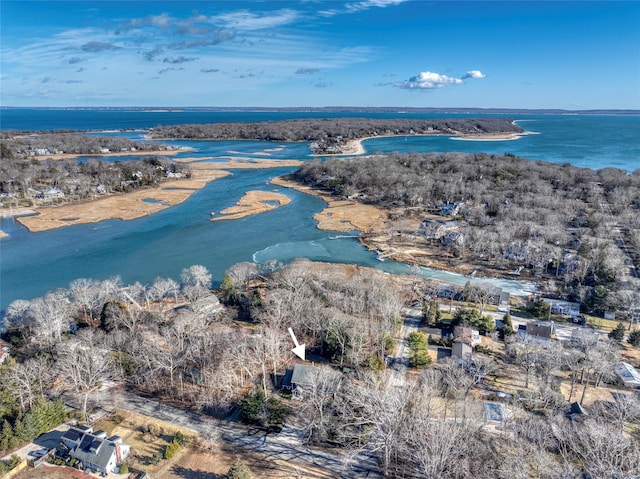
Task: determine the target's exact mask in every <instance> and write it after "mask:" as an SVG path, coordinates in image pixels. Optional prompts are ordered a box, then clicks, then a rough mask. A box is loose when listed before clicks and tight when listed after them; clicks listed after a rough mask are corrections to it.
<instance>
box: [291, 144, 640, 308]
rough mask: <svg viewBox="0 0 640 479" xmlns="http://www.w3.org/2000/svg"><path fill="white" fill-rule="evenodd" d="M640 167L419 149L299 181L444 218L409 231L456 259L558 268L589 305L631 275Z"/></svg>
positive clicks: (313, 167)
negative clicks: (600, 291)
mask: <svg viewBox="0 0 640 479" xmlns="http://www.w3.org/2000/svg"><path fill="white" fill-rule="evenodd" d="M639 173H640V172H638V171H637V172H635V173H634V174H627V173H626V172H624V171H622V170H618V169H614V168H606V169H603V170H599V171H593V170H590V169H586V168H577V167H574V166H571V165H567V164H564V165H556V164H552V163H546V162H541V161H538V162H532V161H528V160H524V159H521V158H517V157H515V156H514V155H510V154H506V155H504V156H497V155H486V154H475V155H469V154H462V153H431V154H418V153H410V154H394V155H374V156H369V157H366V158H362V157H360V158H350V159H349V158H332V159H329V160H327V161H319V160H317V161H313V162H309V163H306V164H304V165H303V166H302V167H301V168H300V169H299V170H298V171H297V172H296V173H295V174H294V175H293V178H294V179H295V180H297V181H299V182H302V183H305V184H310V185H313V186H316V187H321V188H324V189H327V190H329V191H331V192H332V193H333V194H335V195H338V196H340V197H351V198H357V199H358V201H361V202H365V203H371V204H375V205H378V206H383V207H385V208H387V209H388V210H389V211H391V213H392V217H395V218H396V219H398V220H401V219H402V218H413V219H414V220H415V219H418V222H420V221H422V219H423V218H426V217H427V215H429V214H431V215H432V216H433V214H436V215H438V216H436V218H435V219H430V220H427V221H424V222H422V224H421V225H420V227H419V228H418V230H417V231H416V230H413V231H402V233H407V234H413V235H415V239H414V242H415V241H417V240H418V239H419V238H420V239H423V240H426V242H427V244H428V245H429V246H431V247H433V246H435V247H439V248H442V249H443V251H449V252H452V253H453V254H454V255H457V256H462V255H464V256H465V257H467V258H471V259H474V260H476V261H485V262H487V261H488V262H490V263H492V264H495V265H497V266H499V267H503V268H516V267H518V266H523V267H526V268H530V269H531V271H532V272H537V273H547V274H552V275H553V277H554V278H556V279H562V280H564V282H565V285H566V289H565V291H564V293H565V294H567V295H568V296H569V297H571V298H572V299H574V300H579V301H581V302H583V301H585V300H588V299H589V295H590V294H591V290H590V288H591V287H595V286H612V285H613V284H614V283H615V282H616V280H618V281H621V280H622V281H624V280H626V279H628V278H625V271H626V269H625V267H624V263H625V261H626V262H629V261H630V259H629V258H627V257H626V255H629V254H631V253H630V249H629V248H628V247H625V248H624V249H621V248H620V247H619V244H621V243H620V241H622V240H623V241H624V242H625V243H626V244H628V245H635V248H636V249H637V248H638V246H639V245H640V244H639V241H638V240H639V239H640V235H639V232H640V214H639V213H640V174H639ZM447 202H448V203H449V205H450V206H452V205H455V204H456V203H457V208H456V209H457V210H458V211H456V212H455V213H453V215H451V213H449V214H444V215H443V214H442V210H443V208H442V207H443V203H444V204H446V203H447ZM413 223H414V224H415V223H416V222H415V221H414V222H413ZM407 224H409V223H407ZM393 227H394V228H395V229H400V230H402V229H403V227H402V225H401V224H399V223H398V222H396V223H395V226H393ZM638 266H639V265H636V267H638ZM585 286H588V288H586V289H585V288H584V287H585ZM607 306H608V305H607V304H599V305H598V306H597V308H598V309H601V308H602V309H604V308H606V307H607Z"/></svg>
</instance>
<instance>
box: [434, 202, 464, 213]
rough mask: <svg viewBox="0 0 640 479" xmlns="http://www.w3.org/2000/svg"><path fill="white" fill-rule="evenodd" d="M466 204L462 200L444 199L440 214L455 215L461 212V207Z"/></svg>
mask: <svg viewBox="0 0 640 479" xmlns="http://www.w3.org/2000/svg"><path fill="white" fill-rule="evenodd" d="M463 206H464V203H463V202H462V201H443V202H442V205H440V214H441V215H442V216H455V215H457V214H458V213H460V209H461V208H462V207H463Z"/></svg>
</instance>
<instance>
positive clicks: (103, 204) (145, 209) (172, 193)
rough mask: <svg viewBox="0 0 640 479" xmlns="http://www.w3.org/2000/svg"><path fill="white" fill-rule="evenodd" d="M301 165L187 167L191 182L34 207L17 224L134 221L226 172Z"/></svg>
mask: <svg viewBox="0 0 640 479" xmlns="http://www.w3.org/2000/svg"><path fill="white" fill-rule="evenodd" d="M194 160H199V158H192V159H191V161H194ZM301 163H302V162H300V161H297V160H253V159H251V160H248V159H242V158H236V159H233V160H230V161H227V162H223V163H195V164H190V165H189V167H190V168H191V178H180V179H174V180H168V181H164V182H163V183H162V184H161V185H159V186H157V187H155V188H148V189H144V190H136V191H133V192H131V193H123V194H114V195H111V196H107V197H102V198H98V199H95V200H87V201H82V202H77V203H67V204H62V205H60V206H45V207H41V208H38V207H33V208H32V209H33V210H35V211H36V212H37V215H34V216H23V217H20V218H17V221H18V222H19V223H20V224H22V225H23V226H25V227H26V228H27V229H28V230H29V231H31V232H37V231H46V230H50V229H55V228H62V227H64V226H71V225H77V224H89V223H97V222H99V221H104V220H111V219H121V220H133V219H137V218H141V217H143V216H147V215H150V214H153V213H157V212H158V211H161V210H164V209H166V208H169V207H171V206H174V205H177V204H179V203H182V202H184V201H185V200H187V199H188V198H189V197H190V196H191V195H192V194H193V193H195V192H196V191H198V190H199V189H202V188H204V186H205V185H206V184H207V183H209V182H211V181H214V180H216V179H218V178H223V177H225V176H228V175H230V174H231V173H230V172H229V171H226V170H231V169H245V168H279V167H283V166H298V165H300V164H301ZM263 201H265V200H263ZM266 201H271V200H266Z"/></svg>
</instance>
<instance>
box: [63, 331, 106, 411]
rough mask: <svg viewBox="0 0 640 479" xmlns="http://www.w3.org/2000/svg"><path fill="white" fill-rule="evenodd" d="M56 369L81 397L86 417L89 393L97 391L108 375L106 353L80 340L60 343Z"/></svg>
mask: <svg viewBox="0 0 640 479" xmlns="http://www.w3.org/2000/svg"><path fill="white" fill-rule="evenodd" d="M56 369H57V370H58V371H59V373H60V377H61V378H62V379H63V381H65V383H66V384H67V386H68V387H69V388H70V389H71V390H72V391H74V392H75V393H76V394H78V396H79V397H80V398H81V401H82V402H81V404H82V413H83V416H84V417H86V415H87V402H88V399H89V395H91V394H93V393H95V392H96V391H98V390H99V389H100V387H101V386H102V384H103V382H104V381H105V379H107V378H108V376H109V359H108V353H107V352H106V351H103V350H100V349H98V348H90V347H88V346H86V345H83V344H81V343H80V342H75V341H74V342H66V343H60V344H59V345H58V348H57V354H56Z"/></svg>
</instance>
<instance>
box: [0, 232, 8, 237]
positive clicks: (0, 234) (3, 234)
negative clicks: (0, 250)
mask: <svg viewBox="0 0 640 479" xmlns="http://www.w3.org/2000/svg"><path fill="white" fill-rule="evenodd" d="M7 236H9V235H8V234H7V233H5V232H4V231H2V230H0V238H6V237H7Z"/></svg>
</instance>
